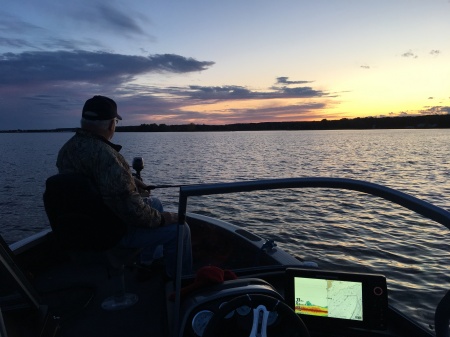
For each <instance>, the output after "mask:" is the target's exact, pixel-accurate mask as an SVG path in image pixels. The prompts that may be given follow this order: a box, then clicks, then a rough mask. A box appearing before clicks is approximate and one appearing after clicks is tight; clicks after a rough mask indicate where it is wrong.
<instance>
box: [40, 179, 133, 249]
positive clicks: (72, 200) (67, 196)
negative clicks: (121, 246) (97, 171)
mask: <svg viewBox="0 0 450 337" xmlns="http://www.w3.org/2000/svg"><path fill="white" fill-rule="evenodd" d="M43 199H44V207H45V211H46V213H47V216H48V219H49V221H50V226H51V227H52V229H53V232H54V233H55V235H56V237H57V238H58V241H59V242H60V243H61V244H62V245H63V246H64V247H65V248H66V249H68V250H94V251H103V250H107V249H110V248H112V247H114V246H115V245H117V243H118V242H119V240H120V239H121V238H122V237H123V235H124V234H125V232H126V225H125V223H124V222H123V221H122V220H121V219H120V218H119V217H118V216H117V215H115V214H114V213H113V211H112V210H111V209H110V208H109V207H108V206H106V204H105V203H104V202H103V199H102V196H101V194H100V192H99V191H98V189H97V188H96V186H95V185H94V183H93V182H92V181H91V180H90V179H89V178H88V177H87V176H85V175H83V174H79V173H60V174H57V175H54V176H51V177H50V178H48V179H47V181H46V189H45V192H44V196H43Z"/></svg>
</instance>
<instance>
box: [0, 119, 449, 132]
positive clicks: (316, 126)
mask: <svg viewBox="0 0 450 337" xmlns="http://www.w3.org/2000/svg"><path fill="white" fill-rule="evenodd" d="M446 128H450V114H447V115H427V116H414V117H413V116H403V117H364V118H360V117H358V118H353V119H348V118H342V119H340V120H327V119H323V120H321V121H312V122H262V123H238V124H226V125H205V124H194V123H191V124H183V125H166V124H141V125H136V126H118V127H117V128H116V132H208V131H283V130H284V131H290V130H292V131H295V130H365V129H367V130H369V129H446ZM76 129H77V128H57V129H40V130H39V129H36V130H22V129H17V130H0V133H36V132H74V131H75V130H76Z"/></svg>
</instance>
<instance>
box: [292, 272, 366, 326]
mask: <svg viewBox="0 0 450 337" xmlns="http://www.w3.org/2000/svg"><path fill="white" fill-rule="evenodd" d="M294 298H295V309H294V310H295V312H296V313H297V314H303V315H313V316H323V317H332V318H342V319H352V320H357V321H362V320H363V298H362V283H361V282H350V281H337V280H328V279H315V278H306V277H296V278H295V279H294Z"/></svg>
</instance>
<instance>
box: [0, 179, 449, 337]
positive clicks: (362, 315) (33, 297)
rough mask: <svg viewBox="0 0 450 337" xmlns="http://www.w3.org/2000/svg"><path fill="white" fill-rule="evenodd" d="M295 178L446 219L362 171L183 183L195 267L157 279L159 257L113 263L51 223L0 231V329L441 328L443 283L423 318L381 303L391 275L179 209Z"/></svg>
mask: <svg viewBox="0 0 450 337" xmlns="http://www.w3.org/2000/svg"><path fill="white" fill-rule="evenodd" d="M301 188H327V189H347V190H354V191H358V192H362V193H367V194H370V195H373V196H376V197H379V198H383V199H386V200H388V201H390V202H393V203H396V204H398V205H400V206H402V207H405V208H407V209H410V210H413V211H415V212H417V213H418V214H420V215H422V216H423V217H427V218H429V219H432V220H433V221H436V222H438V223H440V224H442V225H443V226H445V227H447V228H450V213H449V212H448V211H446V210H444V209H442V208H439V207H437V206H434V205H432V204H430V203H428V202H425V201H423V200H420V199H417V198H415V197H413V196H410V195H408V194H405V193H403V192H400V191H397V190H394V189H391V188H388V187H385V186H382V185H378V184H374V183H370V182H366V181H360V180H353V179H341V178H323V177H318V178H282V179H264V180H252V181H242V182H232V183H214V184H197V185H183V186H180V187H179V204H178V207H179V208H178V213H179V217H180V218H179V221H180V223H184V221H186V222H187V223H188V224H189V226H190V228H191V234H192V244H193V256H194V270H196V273H195V274H193V275H187V276H183V277H182V276H181V272H180V271H181V268H182V266H181V258H180V256H178V265H177V274H176V275H177V277H176V278H175V279H168V278H167V277H165V273H164V271H163V268H162V267H161V261H160V259H157V258H156V259H155V261H154V264H153V265H152V266H151V267H148V268H143V267H142V266H139V265H137V264H136V263H134V262H133V258H132V257H131V258H129V259H128V260H127V263H125V262H122V260H121V262H120V263H118V264H116V265H115V266H114V263H113V262H111V260H110V259H106V260H105V254H103V252H87V253H86V254H87V255H86V256H84V257H83V254H79V255H77V254H75V257H74V255H73V254H70V252H68V251H67V250H65V249H64V247H61V245H59V244H58V240H57V238H56V236H55V233H54V232H53V231H52V230H51V229H50V228H49V229H47V230H45V231H43V232H40V233H37V234H34V235H32V236H30V237H28V238H26V239H24V240H21V241H19V242H16V243H14V244H11V245H7V244H6V243H5V242H4V240H3V239H1V242H0V243H1V245H0V248H1V249H0V253H1V254H0V258H1V270H0V271H1V278H2V284H1V290H0V305H1V312H0V314H1V315H0V336H2V337H15V336H42V337H45V336H60V337H69V336H77V337H79V336H83V337H90V336H124V337H125V336H126V337H134V336H155V337H159V336H161V337H162V336H173V337H180V336H188V337H212V336H236V337H237V336H251V337H253V336H255V337H256V336H262V337H263V336H300V337H306V336H336V337H338V336H345V337H348V336H355V337H358V336H366V337H367V336H368V337H370V336H408V337H430V336H437V337H442V336H449V317H450V292H448V293H447V294H446V295H445V296H444V297H443V299H442V300H441V301H440V303H439V305H438V306H437V307H436V311H435V324H434V326H433V327H426V326H424V325H423V324H420V323H419V322H417V320H415V319H413V318H411V317H409V316H408V315H407V313H405V312H404V311H403V310H402V308H398V307H394V306H393V305H392V304H391V303H390V302H389V283H388V282H387V281H386V277H385V276H384V275H382V274H380V273H378V272H377V271H376V270H374V271H373V272H371V273H365V272H364V273H359V272H355V271H348V270H343V269H342V268H340V267H339V266H336V267H335V268H332V269H330V268H328V269H325V270H324V269H322V268H321V267H320V264H318V263H316V262H315V261H304V260H302V258H301V252H299V254H298V256H293V255H292V254H290V253H288V252H286V251H285V250H283V249H281V248H280V247H279V246H277V243H276V242H274V241H272V240H266V239H263V238H262V237H260V236H259V235H256V234H255V233H252V231H251V229H249V228H246V227H245V224H243V225H237V224H232V223H230V222H226V221H223V220H221V219H217V218H213V217H209V216H205V215H201V214H196V213H192V212H189V210H188V207H187V205H188V199H189V198H191V197H194V196H195V197H199V196H207V195H216V194H228V193H251V192H255V191H261V190H272V189H290V190H294V189H301ZM218 207H219V206H218ZM179 228H180V231H181V230H183V229H182V226H180V227H179ZM179 237H180V238H181V235H180V236H179ZM179 245H182V240H181V239H180V240H179ZM178 252H179V254H178V255H180V254H181V253H180V252H181V249H179V250H178ZM130 255H131V256H132V254H130ZM128 257H129V256H127V258H128ZM118 280H119V281H118ZM110 295H113V296H110Z"/></svg>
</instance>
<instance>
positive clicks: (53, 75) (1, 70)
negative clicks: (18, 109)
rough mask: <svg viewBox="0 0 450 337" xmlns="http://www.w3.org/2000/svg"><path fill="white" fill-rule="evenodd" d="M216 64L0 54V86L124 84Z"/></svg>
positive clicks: (172, 58) (166, 57) (165, 57)
mask: <svg viewBox="0 0 450 337" xmlns="http://www.w3.org/2000/svg"><path fill="white" fill-rule="evenodd" d="M213 64H214V62H207V61H197V60H195V59H193V58H186V57H183V56H179V55H174V54H162V55H151V56H148V57H144V56H130V55H121V54H113V53H106V52H88V51H56V52H48V51H42V52H40V51H39V52H24V53H20V54H13V53H5V54H2V55H0V85H21V84H24V83H27V84H29V83H33V82H35V83H37V82H55V81H56V82H59V81H76V82H88V83H97V84H102V83H104V82H105V81H106V82H112V83H116V84H119V83H124V82H127V81H130V80H132V79H133V78H134V77H135V76H137V75H141V74H146V73H151V72H172V73H188V72H193V71H202V70H206V69H207V68H208V67H210V66H212V65H213Z"/></svg>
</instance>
